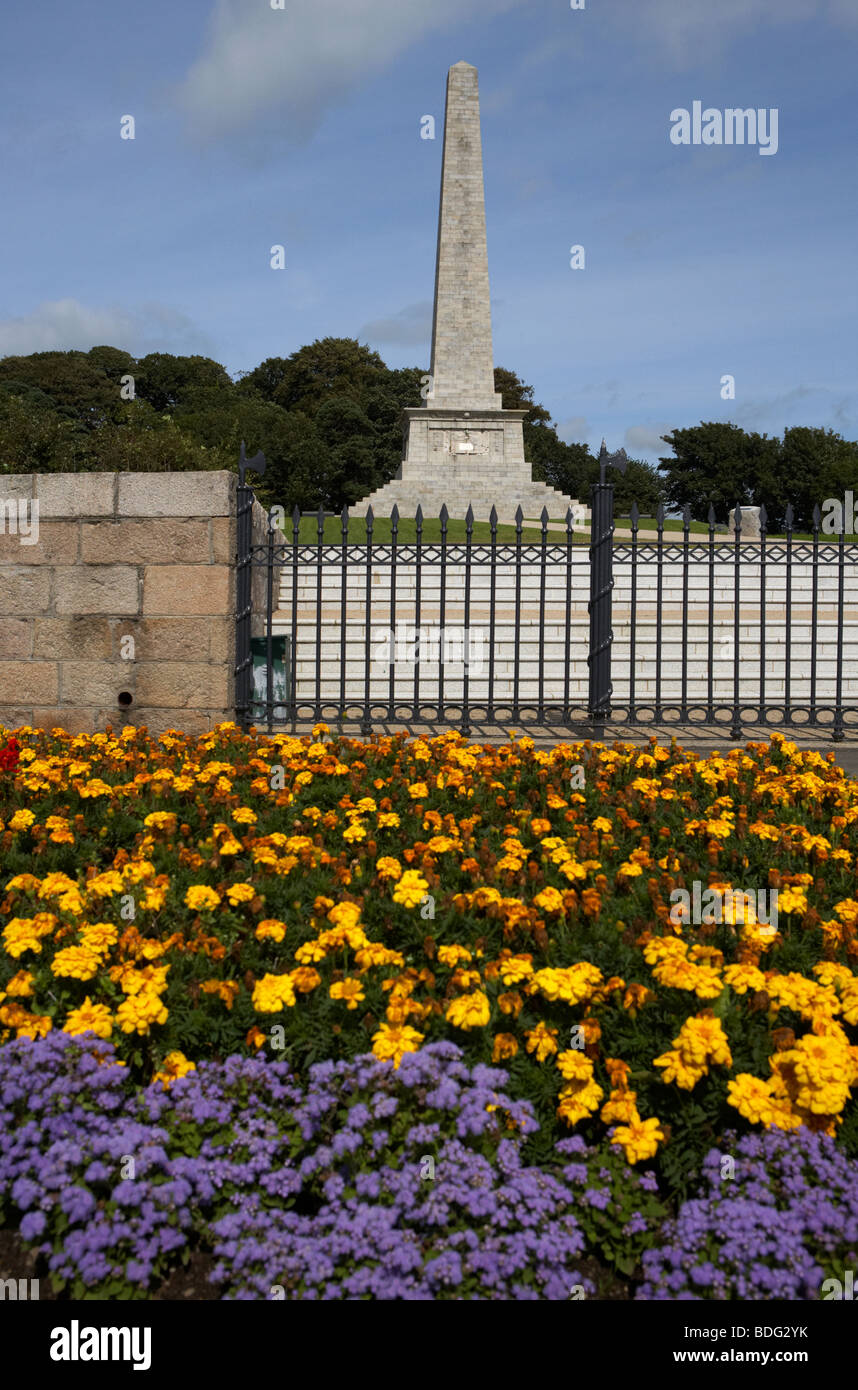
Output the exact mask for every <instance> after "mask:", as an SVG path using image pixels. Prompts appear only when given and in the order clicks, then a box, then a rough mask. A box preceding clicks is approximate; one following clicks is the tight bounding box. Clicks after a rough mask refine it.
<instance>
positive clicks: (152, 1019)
mask: <svg viewBox="0 0 858 1390" xmlns="http://www.w3.org/2000/svg"><path fill="white" fill-rule="evenodd" d="M116 1022H117V1023H118V1024H119V1027H120V1028H121V1029H122V1031H123V1033H143V1034H146V1033H148V1032H149V1029H150V1028H151V1027H152V1025H153V1023H166V1022H167V1008H166V1006H165V1005H164V1004H162V1003H161V1000H160V999H159V998H158V996H157V994H153V993H151V992H150V991H149V990H140V991H139V992H138V993H137V994H129V995H128V997H127V998H126V999H123V1001H122V1003H121V1004H120V1005H119V1008H118V1009H117V1010H116Z"/></svg>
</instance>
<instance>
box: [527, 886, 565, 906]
mask: <svg viewBox="0 0 858 1390" xmlns="http://www.w3.org/2000/svg"><path fill="white" fill-rule="evenodd" d="M533 905H534V907H538V908H539V910H540V912H563V910H564V908H563V896H562V894H561V893H558V891H557V889H556V888H543V889H542V892H541V893H537V895H536V897H535V898H534V899H533Z"/></svg>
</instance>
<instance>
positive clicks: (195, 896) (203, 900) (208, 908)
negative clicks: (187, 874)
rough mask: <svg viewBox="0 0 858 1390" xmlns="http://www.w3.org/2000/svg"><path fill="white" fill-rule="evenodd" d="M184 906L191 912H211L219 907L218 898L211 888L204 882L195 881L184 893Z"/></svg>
mask: <svg viewBox="0 0 858 1390" xmlns="http://www.w3.org/2000/svg"><path fill="white" fill-rule="evenodd" d="M185 906H186V907H189V908H190V909H191V911H192V912H212V911H213V910H214V909H215V908H216V907H220V898H219V897H218V895H217V893H216V892H215V891H214V889H213V888H209V887H207V885H206V884H204V883H195V884H193V885H192V886H191V887H190V888H189V889H188V891H187V893H186V894H185Z"/></svg>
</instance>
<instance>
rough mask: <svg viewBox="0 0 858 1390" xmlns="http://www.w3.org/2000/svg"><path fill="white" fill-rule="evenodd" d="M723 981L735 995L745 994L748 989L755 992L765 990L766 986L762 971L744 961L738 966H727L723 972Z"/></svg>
mask: <svg viewBox="0 0 858 1390" xmlns="http://www.w3.org/2000/svg"><path fill="white" fill-rule="evenodd" d="M724 979H725V980H726V982H727V984H728V985H729V986H730V988H731V989H732V990H735V992H736V994H746V993H747V991H748V990H749V989H751V990H754V992H756V991H757V990H761V989H765V985H766V977H765V975H764V974H763V972H762V970H758V969H757V967H756V966H755V965H749V964H748V963H747V962H746V961H745V962H742V963H741V964H739V965H728V966H727V968H726V969H725V971H724Z"/></svg>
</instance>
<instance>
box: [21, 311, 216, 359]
mask: <svg viewBox="0 0 858 1390" xmlns="http://www.w3.org/2000/svg"><path fill="white" fill-rule="evenodd" d="M103 345H109V346H110V347H118V348H124V349H125V350H126V351H127V352H130V353H131V354H132V355H133V356H135V357H143V356H145V354H146V353H147V352H177V353H180V354H181V353H202V354H204V355H207V354H210V353H211V352H212V343H211V340H210V339H209V338H208V337H207V335H205V334H204V333H201V332H200V330H199V329H198V328H196V327H195V325H194V324H193V322H192V321H191V320H190V319H189V318H187V317H186V316H185V315H184V314H182V313H179V311H178V310H176V309H171V308H170V307H169V306H168V305H165V304H157V303H149V304H144V305H143V306H141V308H140V309H138V310H128V309H121V308H118V307H112V308H101V309H99V308H91V307H89V306H87V305H85V304H80V303H79V302H78V301H77V300H76V299H54V300H46V301H45V302H44V303H43V304H40V305H39V306H38V307H37V308H35V309H33V310H32V311H31V312H30V313H29V314H25V315H22V316H21V317H20V318H10V319H0V357H8V356H19V355H20V356H26V355H27V354H29V353H31V352H52V351H60V352H68V351H70V350H71V349H72V348H77V349H78V350H79V351H81V352H87V351H88V350H89V348H91V347H100V346H103Z"/></svg>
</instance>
